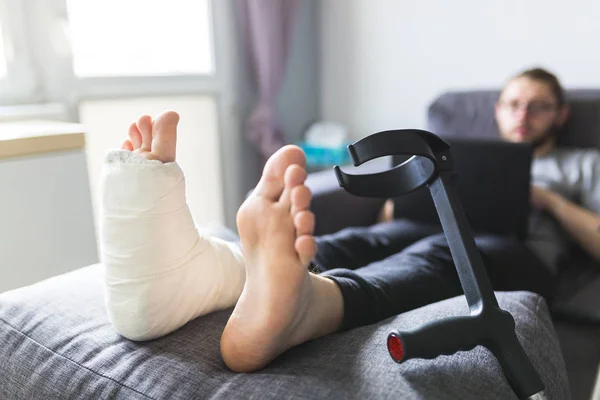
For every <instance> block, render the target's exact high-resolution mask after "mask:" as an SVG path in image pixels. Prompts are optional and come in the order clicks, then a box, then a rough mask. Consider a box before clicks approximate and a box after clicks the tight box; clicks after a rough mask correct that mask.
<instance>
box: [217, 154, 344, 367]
mask: <svg viewBox="0 0 600 400" xmlns="http://www.w3.org/2000/svg"><path fill="white" fill-rule="evenodd" d="M283 166H286V168H285V176H280V175H278V174H277V171H281V170H284V169H283V168H282V167H283ZM304 166H305V157H304V154H303V153H302V150H300V149H299V148H298V147H296V146H286V147H283V148H282V149H280V150H279V151H278V152H277V153H276V154H274V155H273V156H272V157H271V158H270V159H269V161H268V162H267V165H266V166H265V169H264V172H263V176H262V178H261V180H260V182H259V184H258V186H257V188H256V190H255V191H254V193H253V194H252V195H251V196H250V197H249V198H248V199H247V200H246V202H244V204H243V205H242V206H241V207H240V210H239V212H238V216H237V224H238V230H239V233H240V237H241V239H242V247H243V251H244V258H245V260H246V283H245V285H244V289H243V291H242V294H241V296H240V299H239V301H238V303H237V305H236V307H235V309H234V311H233V313H232V315H231V317H230V319H229V321H228V322H227V326H226V327H225V330H224V331H223V335H222V337H221V354H222V356H223V360H224V361H225V363H226V364H227V366H228V367H229V368H231V369H232V370H233V371H238V372H247V371H254V370H257V369H260V368H262V367H264V366H266V365H267V364H268V363H270V362H271V361H272V360H273V359H274V358H275V357H277V356H278V355H280V354H281V353H283V352H284V351H286V350H287V349H289V348H290V347H293V346H296V345H298V344H300V343H303V342H306V341H308V340H311V339H314V338H317V337H319V336H323V335H326V334H328V333H332V332H335V331H336V330H337V329H338V328H339V326H340V324H341V321H342V316H343V299H342V296H341V292H340V290H339V288H338V287H337V285H336V284H335V283H334V282H333V281H331V280H329V279H327V278H324V277H321V276H318V275H314V274H311V273H309V272H308V269H307V268H308V264H309V263H310V261H311V260H312V259H313V257H314V256H315V253H316V245H315V241H314V238H313V237H312V233H313V230H314V216H313V214H312V213H311V212H310V211H308V207H309V205H310V200H311V194H310V191H309V190H308V188H307V187H306V186H304V180H305V179H306V171H305V169H304Z"/></svg>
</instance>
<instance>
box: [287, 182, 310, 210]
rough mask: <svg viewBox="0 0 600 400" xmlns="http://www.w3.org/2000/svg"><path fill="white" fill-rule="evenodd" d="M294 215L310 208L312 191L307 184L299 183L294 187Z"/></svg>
mask: <svg viewBox="0 0 600 400" xmlns="http://www.w3.org/2000/svg"><path fill="white" fill-rule="evenodd" d="M291 197H292V215H296V214H297V213H298V212H300V211H302V210H308V209H309V208H310V202H311V200H312V193H311V192H310V189H309V188H308V187H306V186H305V185H298V186H296V187H295V188H293V189H292V196H291Z"/></svg>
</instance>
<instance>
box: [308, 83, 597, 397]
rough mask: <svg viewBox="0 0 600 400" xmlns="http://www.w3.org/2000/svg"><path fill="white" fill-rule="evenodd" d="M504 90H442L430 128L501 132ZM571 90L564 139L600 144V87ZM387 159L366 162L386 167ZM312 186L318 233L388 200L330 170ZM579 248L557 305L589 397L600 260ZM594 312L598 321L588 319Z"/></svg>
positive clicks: (364, 217) (567, 352)
mask: <svg viewBox="0 0 600 400" xmlns="http://www.w3.org/2000/svg"><path fill="white" fill-rule="evenodd" d="M498 94H499V92H498V91H497V90H484V91H464V92H449V93H445V94H442V95H441V96H439V97H438V98H437V99H435V100H434V101H433V102H432V103H431V105H430V107H429V109H428V114H427V123H428V126H427V129H428V130H430V131H431V132H434V133H436V134H438V135H440V136H442V137H456V136H460V137H495V136H497V126H496V122H495V119H494V113H493V109H494V103H495V102H496V100H497V98H498ZM567 96H568V98H569V103H570V105H571V118H570V119H569V122H568V123H567V125H566V126H565V129H564V132H562V135H561V145H564V146H578V147H597V148H600V90H570V91H568V92H567ZM387 163H388V161H383V162H379V163H372V164H371V165H365V166H364V167H361V168H363V169H364V170H365V172H368V171H374V170H381V169H383V168H386V167H387V166H388V165H387ZM309 186H311V188H312V190H313V193H314V195H315V201H314V202H313V211H314V212H315V214H316V215H317V225H316V230H317V234H325V233H330V232H335V231H337V230H339V229H340V228H342V227H344V226H347V225H351V226H367V225H370V224H373V223H374V222H375V221H376V218H377V215H378V213H379V211H380V209H381V206H382V205H383V202H384V200H383V199H367V198H359V197H353V196H350V195H348V194H347V193H345V192H344V191H343V190H341V189H340V188H339V186H338V184H337V181H336V179H335V176H334V175H333V174H332V173H331V172H330V171H324V172H320V173H316V174H312V175H310V177H309ZM576 253H577V252H575V255H574V259H573V262H572V265H571V267H570V268H568V269H567V270H565V271H564V272H563V273H562V275H561V279H560V287H559V298H558V299H557V301H556V303H555V304H554V305H553V307H552V308H553V315H554V317H555V318H554V323H555V326H556V330H557V332H558V336H559V338H560V343H561V348H562V351H563V354H564V358H565V363H566V366H567V372H568V376H569V381H570V386H571V390H572V395H573V399H575V400H588V399H589V398H590V396H591V392H592V389H593V386H594V382H595V380H596V374H597V370H598V365H599V363H600V310H599V309H598V304H600V265H598V264H596V263H593V262H591V261H590V260H589V259H587V258H585V257H581V255H580V254H576ZM590 316H592V317H593V318H592V319H593V320H595V321H596V323H584V320H585V319H586V318H588V317H590Z"/></svg>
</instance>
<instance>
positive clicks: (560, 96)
mask: <svg viewBox="0 0 600 400" xmlns="http://www.w3.org/2000/svg"><path fill="white" fill-rule="evenodd" d="M517 78H528V79H531V80H534V81H538V82H542V83H544V84H546V85H547V86H548V87H549V88H550V90H551V91H552V94H553V95H554V98H555V99H556V102H557V103H558V106H559V107H561V106H563V105H565V103H566V98H565V91H564V89H563V87H562V85H561V84H560V81H559V80H558V78H557V77H556V75H554V74H553V73H551V72H549V71H547V70H545V69H543V68H532V69H528V70H525V71H523V72H521V73H520V74H518V75H516V76H515V77H513V78H512V79H511V80H513V79H517Z"/></svg>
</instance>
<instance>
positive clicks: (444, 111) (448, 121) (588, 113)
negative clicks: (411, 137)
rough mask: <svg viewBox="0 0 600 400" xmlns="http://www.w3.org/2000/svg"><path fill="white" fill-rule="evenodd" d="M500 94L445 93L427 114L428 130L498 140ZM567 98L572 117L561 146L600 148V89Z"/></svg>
mask: <svg viewBox="0 0 600 400" xmlns="http://www.w3.org/2000/svg"><path fill="white" fill-rule="evenodd" d="M499 93H500V92H499V90H474V91H464V92H449V93H444V94H442V95H441V96H439V97H438V98H437V99H435V101H433V102H432V103H431V105H430V106H429V108H428V110H427V129H428V130H430V131H431V132H433V133H435V134H437V135H440V136H461V137H494V136H497V132H498V128H497V125H496V120H495V118H494V113H493V110H494V104H495V103H496V101H497V100H498V96H499ZM566 95H567V99H568V102H569V104H570V106H571V116H570V118H569V120H568V122H567V124H566V125H565V128H564V131H563V132H562V136H561V143H562V144H564V145H569V146H579V147H597V148H600V89H579V90H574V89H572V90H568V91H566Z"/></svg>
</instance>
